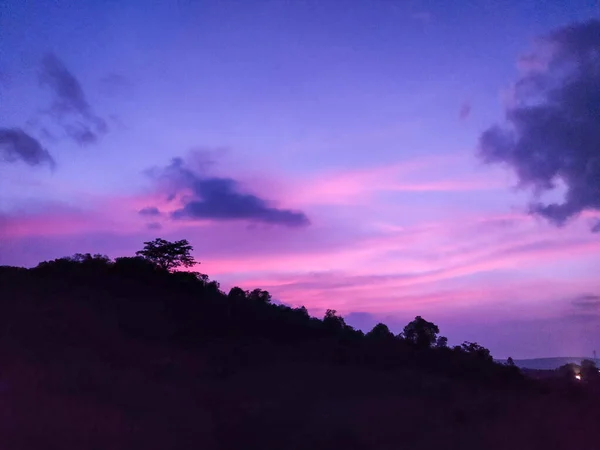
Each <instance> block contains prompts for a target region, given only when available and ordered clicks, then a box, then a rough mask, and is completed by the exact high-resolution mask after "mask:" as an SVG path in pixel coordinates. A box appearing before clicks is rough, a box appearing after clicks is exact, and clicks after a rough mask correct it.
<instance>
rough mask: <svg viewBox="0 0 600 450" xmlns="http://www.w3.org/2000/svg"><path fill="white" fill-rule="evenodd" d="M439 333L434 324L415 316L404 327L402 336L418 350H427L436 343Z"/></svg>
mask: <svg viewBox="0 0 600 450" xmlns="http://www.w3.org/2000/svg"><path fill="white" fill-rule="evenodd" d="M439 332H440V329H439V328H438V326H437V325H436V324H434V323H432V322H428V321H427V320H425V319H423V318H422V317H421V316H417V317H415V320H413V321H412V322H410V323H409V324H408V325H406V326H405V327H404V331H403V332H402V335H403V337H404V339H406V340H407V341H408V342H410V343H412V344H414V345H415V346H417V347H419V348H429V347H431V346H432V345H433V344H434V343H435V342H436V339H437V335H438V333H439Z"/></svg>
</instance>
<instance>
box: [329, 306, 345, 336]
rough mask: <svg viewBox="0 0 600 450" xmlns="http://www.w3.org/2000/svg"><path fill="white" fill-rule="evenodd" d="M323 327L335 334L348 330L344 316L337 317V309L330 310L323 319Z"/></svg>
mask: <svg viewBox="0 0 600 450" xmlns="http://www.w3.org/2000/svg"><path fill="white" fill-rule="evenodd" d="M323 325H325V328H326V329H328V330H331V331H334V332H339V331H341V330H343V329H344V328H346V321H345V320H344V318H343V317H342V316H338V315H337V311H336V310H335V309H328V310H327V311H326V312H325V317H323Z"/></svg>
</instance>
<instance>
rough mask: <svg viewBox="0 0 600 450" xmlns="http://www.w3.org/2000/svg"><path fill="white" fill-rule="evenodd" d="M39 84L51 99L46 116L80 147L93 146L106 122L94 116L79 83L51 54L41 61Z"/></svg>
mask: <svg viewBox="0 0 600 450" xmlns="http://www.w3.org/2000/svg"><path fill="white" fill-rule="evenodd" d="M40 83H41V84H42V85H43V86H47V87H48V88H49V89H50V90H51V92H52V93H53V95H54V100H53V102H52V104H51V105H50V108H49V110H48V114H50V116H51V117H52V118H54V120H55V121H56V122H57V123H59V124H60V125H61V126H62V127H63V129H64V131H65V132H66V134H67V135H68V136H69V137H70V138H71V139H72V140H74V141H75V142H77V143H78V144H80V145H86V144H91V143H94V142H96V141H97V140H98V139H99V137H100V136H101V135H103V134H105V133H106V132H107V130H108V126H107V124H106V121H105V120H104V119H102V118H101V117H99V116H97V115H96V114H94V112H93V110H92V107H91V106H90V104H89V103H88V101H87V98H86V96H85V93H84V91H83V88H82V87H81V84H80V83H79V80H77V78H75V76H74V75H73V74H72V73H71V72H70V71H69V70H68V69H67V67H66V66H65V64H64V63H63V61H62V60H60V59H59V58H58V57H57V56H56V55H54V54H47V55H46V56H45V57H44V58H43V60H42V68H41V72H40Z"/></svg>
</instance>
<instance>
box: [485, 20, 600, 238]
mask: <svg viewBox="0 0 600 450" xmlns="http://www.w3.org/2000/svg"><path fill="white" fill-rule="evenodd" d="M520 63H521V64H520V65H521V69H522V70H523V71H524V73H523V75H522V77H521V78H520V79H519V80H518V81H517V82H516V83H515V85H514V87H513V98H512V101H511V104H510V105H509V106H508V107H507V110H506V120H507V123H506V124H505V125H503V126H498V125H496V126H492V127H490V128H489V129H487V130H486V131H485V132H484V133H483V134H482V135H481V136H480V141H479V155H480V157H481V158H482V159H483V161H485V162H487V163H490V164H493V163H502V164H505V165H506V166H508V167H509V168H510V169H512V170H514V172H515V173H516V175H517V177H518V180H519V186H520V187H522V188H530V189H531V190H532V191H533V194H534V198H533V201H532V203H531V205H530V212H531V213H532V214H536V215H539V216H542V217H544V218H546V219H547V220H548V221H549V222H551V223H553V224H554V225H557V226H562V225H564V224H565V223H566V222H567V221H568V220H569V219H571V218H573V217H576V216H578V215H579V214H580V213H582V212H584V211H597V210H600V112H599V111H600V110H599V108H600V21H598V20H590V21H588V22H585V23H578V24H574V25H570V26H567V27H564V28H560V29H557V30H555V31H553V32H551V33H550V34H548V35H546V36H544V37H543V38H541V39H540V40H539V42H538V43H537V46H536V49H535V51H534V52H533V53H532V54H530V55H527V56H525V57H524V58H522V59H521V61H520ZM558 183H561V184H564V186H565V187H566V193H565V196H564V200H563V201H562V202H553V203H546V204H545V203H543V202H541V201H539V196H540V195H541V194H542V193H543V192H545V191H552V190H553V189H554V188H555V187H556V186H557V185H558ZM599 228H600V227H594V229H593V231H600V230H599Z"/></svg>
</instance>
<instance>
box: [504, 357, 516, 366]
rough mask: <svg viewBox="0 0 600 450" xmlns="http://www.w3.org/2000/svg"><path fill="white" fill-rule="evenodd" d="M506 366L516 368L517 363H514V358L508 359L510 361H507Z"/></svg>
mask: <svg viewBox="0 0 600 450" xmlns="http://www.w3.org/2000/svg"><path fill="white" fill-rule="evenodd" d="M506 365H507V366H510V367H515V362H514V361H513V359H512V357H510V356H509V357H508V359H507V360H506Z"/></svg>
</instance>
